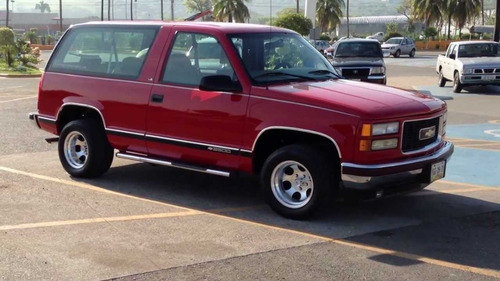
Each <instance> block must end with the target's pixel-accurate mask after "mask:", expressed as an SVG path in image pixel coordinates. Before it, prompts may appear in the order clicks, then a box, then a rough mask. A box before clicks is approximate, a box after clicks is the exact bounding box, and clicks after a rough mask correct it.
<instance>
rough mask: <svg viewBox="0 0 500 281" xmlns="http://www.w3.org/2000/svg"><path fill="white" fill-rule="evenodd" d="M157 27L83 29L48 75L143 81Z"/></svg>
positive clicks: (68, 38)
mask: <svg viewBox="0 0 500 281" xmlns="http://www.w3.org/2000/svg"><path fill="white" fill-rule="evenodd" d="M157 31H158V28H157V27H133V28H132V27H80V28H74V29H73V30H70V32H69V33H68V34H66V35H65V36H64V38H63V39H62V41H61V43H60V44H59V45H58V48H57V49H56V50H55V53H54V56H53V58H51V60H50V62H49V65H48V66H47V71H48V72H61V73H70V74H81V75H90V76H99V77H113V78H123V79H136V78H137V77H139V74H140V72H141V69H142V66H143V64H144V61H145V59H146V58H147V56H148V51H149V49H150V48H151V44H152V43H153V41H154V39H155V37H156V34H157Z"/></svg>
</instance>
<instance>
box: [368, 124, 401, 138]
mask: <svg viewBox="0 0 500 281" xmlns="http://www.w3.org/2000/svg"><path fill="white" fill-rule="evenodd" d="M398 132H399V122H391V123H381V124H373V125H372V128H371V135H372V136H380V135H389V134H396V133H398Z"/></svg>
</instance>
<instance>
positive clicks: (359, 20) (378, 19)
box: [340, 15, 408, 24]
mask: <svg viewBox="0 0 500 281" xmlns="http://www.w3.org/2000/svg"><path fill="white" fill-rule="evenodd" d="M340 22H341V24H345V23H346V22H347V19H346V18H342V19H341V20H340ZM391 22H395V23H407V22H408V18H407V17H405V16H402V15H400V16H371V17H349V24H372V23H383V24H386V23H391Z"/></svg>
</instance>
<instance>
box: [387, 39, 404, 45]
mask: <svg viewBox="0 0 500 281" xmlns="http://www.w3.org/2000/svg"><path fill="white" fill-rule="evenodd" d="M401 41H403V39H396V38H391V39H389V40H387V42H385V43H386V44H398V45H399V44H401Z"/></svg>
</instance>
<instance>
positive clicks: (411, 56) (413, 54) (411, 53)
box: [410, 49, 415, 58]
mask: <svg viewBox="0 0 500 281" xmlns="http://www.w3.org/2000/svg"><path fill="white" fill-rule="evenodd" d="M413 57H415V49H412V50H411V52H410V58H413Z"/></svg>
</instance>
